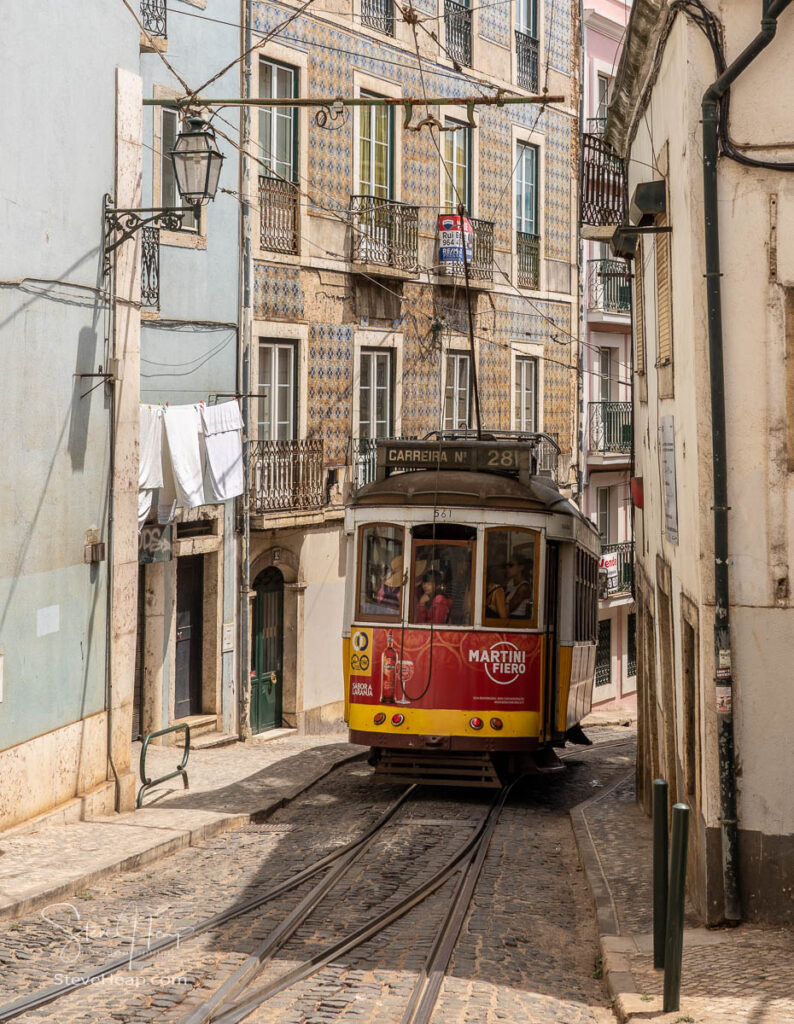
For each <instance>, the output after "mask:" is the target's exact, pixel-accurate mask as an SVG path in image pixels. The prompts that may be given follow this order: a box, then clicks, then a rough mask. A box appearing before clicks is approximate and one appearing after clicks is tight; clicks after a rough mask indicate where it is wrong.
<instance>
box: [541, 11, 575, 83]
mask: <svg viewBox="0 0 794 1024" xmlns="http://www.w3.org/2000/svg"><path fill="white" fill-rule="evenodd" d="M545 18H546V21H545V25H546V40H547V43H546V45H547V47H548V61H549V64H550V65H551V67H553V68H554V70H555V71H561V72H562V73H563V74H564V75H569V74H570V73H571V30H572V24H571V2H570V0H546V3H545ZM545 61H546V57H545V55H544V57H543V63H545Z"/></svg>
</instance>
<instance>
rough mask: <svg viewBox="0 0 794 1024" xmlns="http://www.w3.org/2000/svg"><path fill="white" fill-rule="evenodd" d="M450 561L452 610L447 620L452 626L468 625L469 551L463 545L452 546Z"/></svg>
mask: <svg viewBox="0 0 794 1024" xmlns="http://www.w3.org/2000/svg"><path fill="white" fill-rule="evenodd" d="M450 561H451V562H452V581H451V583H450V585H449V594H450V597H451V598H452V610H451V612H450V616H449V621H450V623H451V624H452V625H453V626H468V625H470V624H471V551H470V550H469V549H468V548H464V547H457V548H452V549H451V558H450Z"/></svg>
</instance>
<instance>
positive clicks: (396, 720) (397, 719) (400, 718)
mask: <svg viewBox="0 0 794 1024" xmlns="http://www.w3.org/2000/svg"><path fill="white" fill-rule="evenodd" d="M404 721H405V715H401V714H400V713H399V711H398V712H397V714H396V715H392V716H391V724H392V725H402V724H403V722H404Z"/></svg>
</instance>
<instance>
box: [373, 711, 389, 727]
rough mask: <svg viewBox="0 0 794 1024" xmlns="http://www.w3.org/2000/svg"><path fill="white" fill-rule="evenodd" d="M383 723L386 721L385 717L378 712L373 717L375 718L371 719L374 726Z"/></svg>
mask: <svg viewBox="0 0 794 1024" xmlns="http://www.w3.org/2000/svg"><path fill="white" fill-rule="evenodd" d="M385 721H386V716H385V715H384V713H383V712H382V711H379V712H378V713H377V715H375V717H374V718H373V722H374V723H375V725H383V723H384V722H385Z"/></svg>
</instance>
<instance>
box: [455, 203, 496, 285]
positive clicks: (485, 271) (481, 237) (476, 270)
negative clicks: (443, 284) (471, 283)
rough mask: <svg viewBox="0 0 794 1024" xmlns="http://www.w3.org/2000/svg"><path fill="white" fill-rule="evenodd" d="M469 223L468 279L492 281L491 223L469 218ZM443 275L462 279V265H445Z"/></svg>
mask: <svg viewBox="0 0 794 1024" xmlns="http://www.w3.org/2000/svg"><path fill="white" fill-rule="evenodd" d="M469 221H470V222H471V227H472V234H473V236H474V237H473V239H472V241H473V245H472V254H471V260H470V261H469V277H470V278H472V279H473V280H475V281H493V221H490V220H477V219H476V218H475V217H469ZM443 271H444V273H445V274H453V275H459V276H460V277H463V274H464V270H463V264H462V263H445V264H444V265H443Z"/></svg>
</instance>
